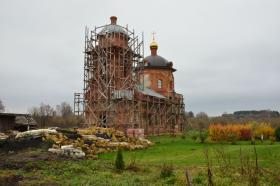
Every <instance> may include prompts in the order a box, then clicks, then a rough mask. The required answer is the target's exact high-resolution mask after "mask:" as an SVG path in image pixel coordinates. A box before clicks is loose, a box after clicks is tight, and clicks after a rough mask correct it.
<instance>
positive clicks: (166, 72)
mask: <svg viewBox="0 0 280 186" xmlns="http://www.w3.org/2000/svg"><path fill="white" fill-rule="evenodd" d="M158 80H162V88H158ZM144 86H145V87H147V88H150V89H152V90H154V91H155V92H158V93H160V94H162V95H164V96H171V95H172V94H171V93H172V92H174V77H173V73H172V70H171V69H144Z"/></svg>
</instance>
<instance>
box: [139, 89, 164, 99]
mask: <svg viewBox="0 0 280 186" xmlns="http://www.w3.org/2000/svg"><path fill="white" fill-rule="evenodd" d="M138 91H139V92H141V93H142V94H145V95H148V96H154V97H157V98H165V97H164V96H163V95H161V94H159V93H157V92H155V91H153V90H152V89H149V88H146V87H145V88H144V89H143V90H142V89H138Z"/></svg>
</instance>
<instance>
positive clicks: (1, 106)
mask: <svg viewBox="0 0 280 186" xmlns="http://www.w3.org/2000/svg"><path fill="white" fill-rule="evenodd" d="M0 112H5V106H4V104H3V102H2V100H1V99H0Z"/></svg>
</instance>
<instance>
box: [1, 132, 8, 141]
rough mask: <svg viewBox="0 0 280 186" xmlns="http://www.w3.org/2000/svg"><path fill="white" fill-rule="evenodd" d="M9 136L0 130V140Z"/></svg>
mask: <svg viewBox="0 0 280 186" xmlns="http://www.w3.org/2000/svg"><path fill="white" fill-rule="evenodd" d="M8 137H9V136H8V135H6V134H4V133H1V132H0V140H5V139H7V138H8Z"/></svg>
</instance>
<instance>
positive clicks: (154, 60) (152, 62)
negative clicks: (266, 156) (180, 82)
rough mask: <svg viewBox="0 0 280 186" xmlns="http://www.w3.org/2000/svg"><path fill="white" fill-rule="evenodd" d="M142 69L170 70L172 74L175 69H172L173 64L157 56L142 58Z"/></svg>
mask: <svg viewBox="0 0 280 186" xmlns="http://www.w3.org/2000/svg"><path fill="white" fill-rule="evenodd" d="M144 68H155V69H172V71H173V72H175V71H176V69H174V68H173V63H172V62H169V61H167V60H166V59H165V58H163V57H161V56H159V55H150V56H147V57H145V58H144Z"/></svg>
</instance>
